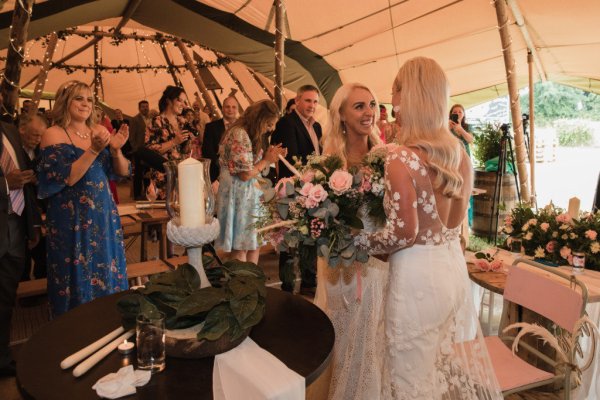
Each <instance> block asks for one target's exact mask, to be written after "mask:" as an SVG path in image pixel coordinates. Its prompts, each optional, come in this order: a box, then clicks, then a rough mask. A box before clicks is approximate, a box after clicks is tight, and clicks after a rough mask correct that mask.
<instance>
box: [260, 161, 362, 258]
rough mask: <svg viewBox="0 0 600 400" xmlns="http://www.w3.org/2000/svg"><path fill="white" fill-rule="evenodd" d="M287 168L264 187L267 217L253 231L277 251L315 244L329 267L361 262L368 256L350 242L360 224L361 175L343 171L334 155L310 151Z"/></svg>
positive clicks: (340, 162) (341, 164)
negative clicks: (270, 185)
mask: <svg viewBox="0 0 600 400" xmlns="http://www.w3.org/2000/svg"><path fill="white" fill-rule="evenodd" d="M290 169H291V170H292V171H293V172H294V173H295V176H293V177H290V178H283V179H281V180H280V181H279V182H278V183H277V184H276V185H275V187H274V188H273V189H272V191H271V192H269V191H266V192H265V196H264V203H263V207H265V208H266V213H265V214H264V215H266V216H267V217H266V218H262V219H261V220H260V221H259V223H258V224H257V227H258V228H259V229H257V232H259V233H261V234H263V236H264V237H265V238H266V239H267V240H269V241H270V242H271V243H272V244H273V246H274V247H276V248H278V249H279V250H281V251H290V252H293V251H295V250H301V249H302V248H303V247H316V252H317V256H320V257H324V258H325V259H328V264H329V265H330V266H331V267H335V266H337V265H339V264H340V263H342V265H344V266H350V265H351V264H352V263H353V262H354V261H358V262H363V263H364V262H366V261H367V260H368V258H369V256H368V254H367V253H366V251H364V250H359V249H358V248H357V247H356V246H355V245H354V241H353V232H352V231H353V229H354V230H358V229H362V228H363V224H362V221H361V220H360V218H359V216H358V210H359V208H360V206H361V203H362V201H363V197H364V192H365V188H364V186H363V185H365V182H366V179H367V178H365V176H364V175H362V174H357V173H355V174H353V173H350V172H348V171H346V170H345V169H344V168H343V163H342V160H341V159H340V158H339V157H337V156H311V157H309V159H308V161H307V164H306V165H305V166H298V169H296V168H290ZM369 179H370V178H369Z"/></svg>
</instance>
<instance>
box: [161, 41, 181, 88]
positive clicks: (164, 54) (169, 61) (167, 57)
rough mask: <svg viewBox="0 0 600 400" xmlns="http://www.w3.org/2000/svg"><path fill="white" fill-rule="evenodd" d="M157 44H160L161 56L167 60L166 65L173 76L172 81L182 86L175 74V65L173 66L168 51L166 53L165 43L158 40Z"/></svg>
mask: <svg viewBox="0 0 600 400" xmlns="http://www.w3.org/2000/svg"><path fill="white" fill-rule="evenodd" d="M159 46H160V50H161V51H162V53H163V57H165V61H166V62H167V66H168V67H169V74H171V78H173V82H174V83H175V86H179V87H183V85H182V84H181V81H180V80H179V78H178V77H177V74H176V73H175V67H173V63H172V62H171V58H170V57H169V53H167V48H166V47H165V43H164V42H159Z"/></svg>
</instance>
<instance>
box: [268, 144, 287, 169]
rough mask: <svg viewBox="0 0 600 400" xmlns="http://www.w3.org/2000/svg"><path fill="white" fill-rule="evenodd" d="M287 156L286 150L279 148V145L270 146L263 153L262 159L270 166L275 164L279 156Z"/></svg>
mask: <svg viewBox="0 0 600 400" xmlns="http://www.w3.org/2000/svg"><path fill="white" fill-rule="evenodd" d="M286 155H287V149H286V148H285V147H281V143H279V144H276V145H270V146H269V147H268V148H267V151H266V152H265V157H264V159H265V160H267V161H268V162H269V163H270V164H273V163H276V162H277V161H278V160H279V156H281V157H285V156H286Z"/></svg>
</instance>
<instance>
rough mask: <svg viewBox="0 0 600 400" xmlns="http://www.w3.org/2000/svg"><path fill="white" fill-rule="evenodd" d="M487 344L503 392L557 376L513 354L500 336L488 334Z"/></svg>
mask: <svg viewBox="0 0 600 400" xmlns="http://www.w3.org/2000/svg"><path fill="white" fill-rule="evenodd" d="M485 344H486V345H487V348H488V352H489V353H490V357H491V359H492V365H493V367H494V372H495V373H496V378H497V379H498V383H500V389H502V391H503V392H504V391H507V390H510V389H514V388H518V387H521V386H524V385H528V384H531V383H535V382H541V381H545V380H547V379H551V378H553V377H554V376H555V375H554V374H552V373H550V372H546V371H542V370H541V369H537V368H535V367H533V366H531V365H529V364H527V363H526V362H525V361H523V360H521V359H520V358H519V357H517V356H516V355H513V353H512V351H511V350H510V349H509V348H508V347H507V346H506V345H505V344H504V342H502V340H500V339H499V338H498V336H487V337H486V338H485Z"/></svg>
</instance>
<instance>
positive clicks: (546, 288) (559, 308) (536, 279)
mask: <svg viewBox="0 0 600 400" xmlns="http://www.w3.org/2000/svg"><path fill="white" fill-rule="evenodd" d="M504 298H505V299H506V300H508V301H512V302H513V303H516V304H520V305H522V306H523V307H525V308H528V309H530V310H532V311H534V312H536V313H538V314H540V315H543V316H544V317H546V318H548V319H550V320H552V321H554V322H555V323H557V324H558V325H560V326H561V327H563V328H564V329H566V330H568V331H569V332H573V327H574V325H575V322H577V320H578V319H579V318H580V317H581V311H582V306H583V298H582V297H581V293H579V292H577V291H575V290H573V289H571V288H570V287H569V281H567V280H566V279H564V278H561V277H559V276H555V275H554V274H552V273H550V272H547V271H544V270H541V269H536V268H535V267H532V266H528V265H527V264H518V265H513V266H512V267H511V268H510V271H509V273H508V277H507V278H506V287H505V289H504Z"/></svg>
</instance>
